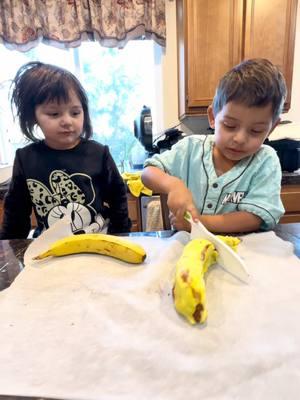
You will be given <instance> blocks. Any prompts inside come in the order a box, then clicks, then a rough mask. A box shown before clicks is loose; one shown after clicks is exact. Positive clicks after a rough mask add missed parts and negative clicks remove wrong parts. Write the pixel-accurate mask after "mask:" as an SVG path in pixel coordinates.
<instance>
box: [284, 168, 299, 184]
mask: <svg viewBox="0 0 300 400" xmlns="http://www.w3.org/2000/svg"><path fill="white" fill-rule="evenodd" d="M281 183H282V185H300V170H299V169H298V170H297V171H296V172H283V173H282V180H281Z"/></svg>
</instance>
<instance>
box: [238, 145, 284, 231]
mask: <svg viewBox="0 0 300 400" xmlns="http://www.w3.org/2000/svg"><path fill="white" fill-rule="evenodd" d="M281 178H282V173H281V167H280V163H279V160H278V157H277V154H276V153H275V151H273V149H271V151H268V154H267V155H266V157H265V159H264V161H263V163H262V165H260V167H259V168H258V169H257V172H256V174H255V175H254V176H253V178H252V180H251V184H250V185H249V190H248V193H247V196H246V197H245V198H244V199H243V200H242V201H241V202H240V203H239V206H238V209H239V211H248V212H251V213H253V214H255V215H257V216H258V217H260V218H261V219H262V225H261V229H263V230H269V229H273V228H274V227H275V225H276V224H277V223H278V221H279V219H280V218H281V216H282V215H283V214H284V207H283V204H282V202H281V198H280V191H281Z"/></svg>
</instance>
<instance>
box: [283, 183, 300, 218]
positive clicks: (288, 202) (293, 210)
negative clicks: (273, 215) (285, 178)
mask: <svg viewBox="0 0 300 400" xmlns="http://www.w3.org/2000/svg"><path fill="white" fill-rule="evenodd" d="M281 200H282V203H283V205H284V208H285V214H284V216H283V217H282V218H281V219H280V223H281V224H287V223H293V222H300V185H283V186H282V188H281Z"/></svg>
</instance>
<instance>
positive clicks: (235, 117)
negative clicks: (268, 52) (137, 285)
mask: <svg viewBox="0 0 300 400" xmlns="http://www.w3.org/2000/svg"><path fill="white" fill-rule="evenodd" d="M285 97H286V85H285V81H284V77H283V75H282V74H281V72H280V71H279V70H278V68H277V67H275V66H274V65H273V64H272V63H271V62H269V61H268V60H265V59H252V60H247V61H244V62H242V63H241V64H239V65H237V66H235V67H234V68H233V69H232V70H230V71H229V72H227V74H225V75H224V77H223V78H222V79H221V80H220V82H219V85H218V87H217V90H216V94H215V97H214V100H213V104H212V106H209V107H208V120H209V124H210V126H211V128H213V129H214V131H215V133H214V135H207V136H203V135H192V136H187V137H186V138H184V139H182V140H180V141H179V142H178V143H176V145H174V146H173V147H172V149H171V150H169V151H166V152H164V153H162V154H159V155H155V156H153V157H152V158H150V159H148V160H146V162H145V164H144V167H145V169H144V170H143V173H142V181H143V183H144V184H145V185H146V186H147V187H148V188H150V189H152V190H154V191H156V192H159V193H166V194H167V195H168V207H169V209H170V220H171V223H172V225H173V226H174V227H175V228H176V229H178V230H181V229H184V230H190V225H189V223H187V222H186V221H185V220H184V218H183V215H184V212H185V211H186V210H188V211H190V212H191V214H192V217H193V219H194V220H195V219H198V220H200V221H201V222H202V223H203V224H204V225H205V226H206V228H207V229H209V230H210V231H213V232H220V233H222V232H227V233H230V232H250V231H256V230H258V229H263V230H268V229H272V228H274V226H275V225H276V224H277V223H278V221H279V219H280V217H281V215H282V214H283V213H284V208H283V206H282V203H281V199H280V187H281V168H280V164H279V160H278V157H277V154H276V152H275V151H274V150H273V149H272V148H271V147H269V146H266V145H263V142H264V140H265V139H266V138H267V137H268V136H269V135H270V133H271V132H272V130H273V129H274V128H275V126H276V125H277V124H278V122H279V121H280V118H279V116H280V113H281V111H282V107H283V104H284V100H285Z"/></svg>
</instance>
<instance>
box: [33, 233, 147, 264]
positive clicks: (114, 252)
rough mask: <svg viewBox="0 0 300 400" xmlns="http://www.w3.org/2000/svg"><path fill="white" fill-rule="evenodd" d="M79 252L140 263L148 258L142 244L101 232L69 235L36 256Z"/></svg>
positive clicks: (41, 257)
mask: <svg viewBox="0 0 300 400" xmlns="http://www.w3.org/2000/svg"><path fill="white" fill-rule="evenodd" d="M77 253H97V254H103V255H107V256H110V257H114V258H117V259H119V260H122V261H126V262H128V263H133V264H139V263H142V262H143V261H144V260H145V258H146V252H145V250H144V249H143V247H142V246H140V245H139V244H137V243H133V242H131V241H129V240H127V239H124V238H121V237H117V236H113V235H105V234H101V233H94V234H80V235H72V236H67V237H65V238H63V239H60V240H57V241H56V242H54V243H53V244H52V245H51V246H50V248H49V250H47V251H45V252H44V253H41V254H39V255H38V256H36V257H34V260H41V259H43V258H46V257H51V256H54V257H60V256H66V255H69V254H77Z"/></svg>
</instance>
